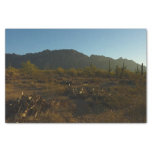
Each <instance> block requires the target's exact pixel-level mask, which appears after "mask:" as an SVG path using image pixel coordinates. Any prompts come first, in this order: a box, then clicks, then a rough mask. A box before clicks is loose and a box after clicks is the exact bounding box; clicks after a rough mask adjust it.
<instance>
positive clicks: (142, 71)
mask: <svg viewBox="0 0 152 152" xmlns="http://www.w3.org/2000/svg"><path fill="white" fill-rule="evenodd" d="M143 74H144V65H143V63H142V64H141V75H143Z"/></svg>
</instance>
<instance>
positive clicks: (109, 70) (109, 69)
mask: <svg viewBox="0 0 152 152" xmlns="http://www.w3.org/2000/svg"><path fill="white" fill-rule="evenodd" d="M108 72H109V73H110V72H111V65H110V59H109V68H108Z"/></svg>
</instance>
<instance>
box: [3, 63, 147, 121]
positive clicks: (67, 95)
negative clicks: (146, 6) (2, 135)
mask: <svg viewBox="0 0 152 152" xmlns="http://www.w3.org/2000/svg"><path fill="white" fill-rule="evenodd" d="M110 66H111V63H110V60H109V70H107V71H103V70H101V69H98V68H96V67H95V66H94V65H92V64H91V65H90V66H88V67H86V68H83V69H75V68H71V69H63V68H58V69H56V70H53V69H52V70H51V69H50V70H40V69H38V68H37V67H36V66H35V65H33V64H32V63H30V62H29V61H28V62H26V63H23V66H22V67H21V68H20V69H16V68H13V67H8V68H7V69H6V122H72V123H74V122H146V73H145V72H144V71H143V65H142V66H141V72H139V69H138V70H137V71H138V72H137V71H135V72H131V71H129V70H127V68H126V67H125V64H124V63H123V64H122V67H118V66H116V68H115V70H113V71H112V70H111V67H110ZM137 68H138V67H137Z"/></svg>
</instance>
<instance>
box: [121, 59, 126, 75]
mask: <svg viewBox="0 0 152 152" xmlns="http://www.w3.org/2000/svg"><path fill="white" fill-rule="evenodd" d="M125 69H126V67H125V63H124V62H123V65H122V68H121V74H120V77H122V76H123V75H124V72H125Z"/></svg>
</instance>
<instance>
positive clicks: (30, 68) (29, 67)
mask: <svg viewBox="0 0 152 152" xmlns="http://www.w3.org/2000/svg"><path fill="white" fill-rule="evenodd" d="M37 70H38V68H37V67H36V66H35V65H34V64H32V63H31V62H30V61H27V62H24V63H22V68H21V71H22V72H23V73H24V74H28V75H29V76H31V75H32V74H34V73H35V72H37Z"/></svg>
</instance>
